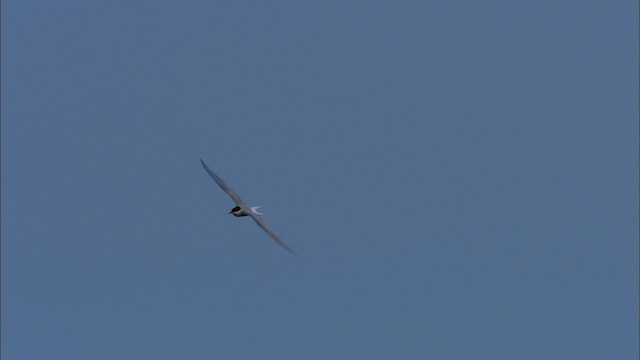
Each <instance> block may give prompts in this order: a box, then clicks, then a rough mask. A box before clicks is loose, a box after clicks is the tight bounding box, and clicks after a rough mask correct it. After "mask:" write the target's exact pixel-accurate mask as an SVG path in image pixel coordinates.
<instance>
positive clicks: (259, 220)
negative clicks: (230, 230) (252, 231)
mask: <svg viewBox="0 0 640 360" xmlns="http://www.w3.org/2000/svg"><path fill="white" fill-rule="evenodd" d="M249 216H251V217H252V218H253V220H255V221H256V223H257V224H258V226H260V228H262V230H264V231H265V232H266V233H267V234H269V236H271V237H272V238H273V240H275V241H276V242H277V243H278V244H280V246H282V247H283V248H285V250H287V251H288V252H290V253H292V254H294V255H295V254H296V252H295V251H293V250H292V249H291V248H290V247H289V246H287V244H285V243H284V241H282V239H280V237H279V236H278V235H276V233H274V232H273V230H271V228H270V227H269V226H267V223H265V222H264V219H263V218H262V216H260V215H258V214H254V213H250V214H249Z"/></svg>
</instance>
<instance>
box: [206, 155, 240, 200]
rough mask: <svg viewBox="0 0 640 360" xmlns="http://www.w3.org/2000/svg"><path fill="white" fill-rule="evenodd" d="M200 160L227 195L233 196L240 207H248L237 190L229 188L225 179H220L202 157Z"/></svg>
mask: <svg viewBox="0 0 640 360" xmlns="http://www.w3.org/2000/svg"><path fill="white" fill-rule="evenodd" d="M200 162H201V163H202V166H204V169H205V170H206V171H207V173H209V176H211V178H212V179H213V180H214V181H215V182H216V184H218V186H220V188H221V189H222V190H224V192H226V193H227V195H229V196H231V198H232V199H233V201H234V202H235V203H236V205H238V206H240V207H247V205H246V204H245V203H244V201H242V198H241V197H240V195H238V194H236V192H235V191H233V190H231V188H229V187H228V186H227V184H225V183H224V181H222V179H220V177H219V176H218V175H216V173H214V172H213V170H211V169H209V167H208V166H207V164H205V163H204V161H202V159H200Z"/></svg>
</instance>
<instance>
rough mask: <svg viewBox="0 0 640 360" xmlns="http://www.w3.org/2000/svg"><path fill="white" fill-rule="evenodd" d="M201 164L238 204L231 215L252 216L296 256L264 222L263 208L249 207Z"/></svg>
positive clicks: (211, 171)
mask: <svg viewBox="0 0 640 360" xmlns="http://www.w3.org/2000/svg"><path fill="white" fill-rule="evenodd" d="M200 162H201V163H202V166H203V167H204V169H205V170H206V171H207V173H209V176H211V178H212V179H213V180H214V181H215V182H216V184H218V186H220V188H221V189H222V190H224V192H226V193H227V195H229V196H230V197H231V199H233V201H234V202H235V203H236V206H235V207H234V208H233V209H231V211H229V214H233V216H236V217H240V216H251V218H252V219H253V220H254V221H255V222H256V224H258V226H260V228H261V229H262V230H264V231H265V232H266V233H267V234H269V236H271V237H272V238H273V240H275V241H276V242H277V243H278V244H280V246H282V247H283V248H284V249H285V250H287V251H288V252H290V253H292V254H295V251H293V250H292V249H291V248H290V247H289V246H287V244H285V243H284V241H282V239H281V238H280V237H279V236H278V235H276V233H275V232H273V230H271V228H270V227H269V226H267V224H266V223H265V222H264V219H263V218H262V216H261V215H262V214H261V213H259V212H258V208H260V207H261V206H247V204H245V202H244V201H243V200H242V198H241V197H240V196H239V195H238V194H236V192H235V191H233V190H231V188H229V186H227V184H225V183H224V181H222V179H221V178H220V177H219V176H218V175H216V173H214V172H213V170H211V169H210V168H209V167H208V166H207V164H205V163H204V161H202V159H200Z"/></svg>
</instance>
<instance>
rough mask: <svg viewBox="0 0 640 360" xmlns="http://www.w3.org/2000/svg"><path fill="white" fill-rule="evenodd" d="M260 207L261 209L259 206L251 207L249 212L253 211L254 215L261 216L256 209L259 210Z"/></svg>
mask: <svg viewBox="0 0 640 360" xmlns="http://www.w3.org/2000/svg"><path fill="white" fill-rule="evenodd" d="M261 207H262V205H260V206H252V207H251V211H253V212H254V213H256V214H258V215H262V213H259V212H258V209H259V208H261Z"/></svg>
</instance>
